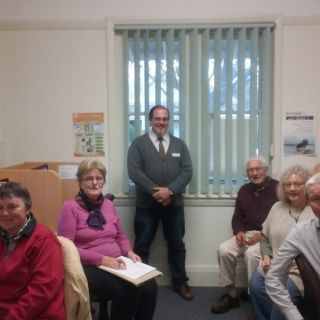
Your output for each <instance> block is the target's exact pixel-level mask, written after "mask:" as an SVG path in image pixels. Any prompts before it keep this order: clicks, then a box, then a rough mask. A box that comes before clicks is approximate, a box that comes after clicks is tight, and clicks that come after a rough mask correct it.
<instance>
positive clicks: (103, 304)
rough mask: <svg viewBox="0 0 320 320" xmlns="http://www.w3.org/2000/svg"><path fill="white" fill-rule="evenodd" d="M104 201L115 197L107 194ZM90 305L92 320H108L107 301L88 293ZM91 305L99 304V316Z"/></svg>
mask: <svg viewBox="0 0 320 320" xmlns="http://www.w3.org/2000/svg"><path fill="white" fill-rule="evenodd" d="M104 197H105V198H106V199H109V200H111V201H113V200H114V198H115V196H114V194H112V193H107V194H105V195H104ZM90 303H91V314H92V318H93V320H108V319H109V312H108V300H101V299H99V298H98V297H96V296H95V295H94V294H92V293H90ZM93 303H98V304H99V314H97V312H96V310H95V308H94V307H93Z"/></svg>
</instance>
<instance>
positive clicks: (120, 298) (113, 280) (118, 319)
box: [84, 266, 158, 320]
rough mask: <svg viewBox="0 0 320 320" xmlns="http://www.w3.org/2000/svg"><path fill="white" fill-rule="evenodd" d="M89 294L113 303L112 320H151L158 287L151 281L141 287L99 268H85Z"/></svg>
mask: <svg viewBox="0 0 320 320" xmlns="http://www.w3.org/2000/svg"><path fill="white" fill-rule="evenodd" d="M84 272H85V275H86V277H87V280H88V286H89V292H90V294H94V295H95V296H96V297H98V298H99V301H106V303H108V301H111V312H110V317H109V318H110V320H132V319H135V320H151V319H152V317H153V314H154V310H155V307H156V300H157V292H158V286H157V283H156V281H155V280H154V279H151V280H149V281H147V282H145V283H143V284H142V285H140V286H139V287H136V286H134V285H132V284H131V283H129V282H127V281H125V280H122V279H120V278H118V277H117V276H114V275H112V274H111V273H108V272H106V271H103V270H101V269H99V268H97V267H93V266H84Z"/></svg>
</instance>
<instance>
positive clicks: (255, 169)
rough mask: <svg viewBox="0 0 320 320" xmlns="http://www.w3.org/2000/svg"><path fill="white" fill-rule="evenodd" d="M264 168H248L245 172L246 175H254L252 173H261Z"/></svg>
mask: <svg viewBox="0 0 320 320" xmlns="http://www.w3.org/2000/svg"><path fill="white" fill-rule="evenodd" d="M265 168H266V167H254V168H248V169H247V172H248V173H254V172H261V171H262V170H264V169H265Z"/></svg>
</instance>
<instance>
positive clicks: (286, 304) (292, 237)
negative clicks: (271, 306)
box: [265, 173, 320, 320]
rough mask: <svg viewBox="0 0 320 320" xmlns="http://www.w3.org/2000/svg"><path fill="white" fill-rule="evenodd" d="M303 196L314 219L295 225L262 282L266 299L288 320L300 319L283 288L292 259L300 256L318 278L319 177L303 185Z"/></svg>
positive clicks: (319, 253) (319, 272) (319, 273)
mask: <svg viewBox="0 0 320 320" xmlns="http://www.w3.org/2000/svg"><path fill="white" fill-rule="evenodd" d="M305 193H306V198H307V201H308V203H309V205H310V207H311V208H312V211H313V213H314V214H315V215H316V217H317V218H316V219H310V220H307V221H304V222H301V223H298V224H297V225H296V226H295V227H294V228H293V229H292V230H291V232H290V233H289V234H288V236H287V237H286V239H285V240H284V242H283V243H282V245H281V247H280V248H279V250H278V255H277V256H276V257H275V258H274V259H273V262H272V265H271V268H270V269H269V272H268V273H267V275H266V281H265V285H266V290H267V293H268V295H269V297H270V298H271V300H272V301H273V302H274V303H275V304H276V305H277V306H278V308H279V309H280V311H281V312H282V313H283V314H284V315H285V317H286V319H290V320H302V319H303V317H302V315H301V314H300V312H299V311H298V309H297V307H296V306H295V305H294V304H293V303H292V301H291V300H290V296H289V294H288V291H287V290H286V288H285V286H284V283H285V279H286V278H287V277H288V272H289V269H290V266H291V264H292V261H293V259H295V258H296V257H297V256H298V255H299V254H303V255H304V257H305V258H306V259H307V260H308V261H309V263H310V264H311V266H312V267H313V269H314V270H315V271H316V272H317V273H318V276H319V277H320V268H319V266H320V250H319V245H320V221H319V219H320V173H317V174H315V175H314V176H312V177H311V178H310V179H309V180H308V181H307V183H306V185H305Z"/></svg>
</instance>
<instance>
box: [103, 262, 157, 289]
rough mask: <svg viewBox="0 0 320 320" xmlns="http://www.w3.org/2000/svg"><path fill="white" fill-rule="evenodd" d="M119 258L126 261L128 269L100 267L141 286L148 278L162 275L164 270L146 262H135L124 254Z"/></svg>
mask: <svg viewBox="0 0 320 320" xmlns="http://www.w3.org/2000/svg"><path fill="white" fill-rule="evenodd" d="M119 259H121V260H122V261H123V262H124V263H125V265H126V269H124V270H122V269H121V270H120V269H113V268H110V267H104V266H99V267H98V268H99V269H102V270H104V271H107V272H110V273H112V274H114V275H116V276H118V277H120V278H122V279H124V280H127V281H129V282H131V283H132V284H134V285H135V286H139V285H140V284H141V283H143V282H145V281H147V280H150V279H152V278H155V277H158V276H161V275H162V272H160V271H159V270H157V269H156V268H154V267H152V266H149V265H147V264H145V263H142V262H133V261H132V260H131V259H129V258H127V257H123V256H120V257H119Z"/></svg>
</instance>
